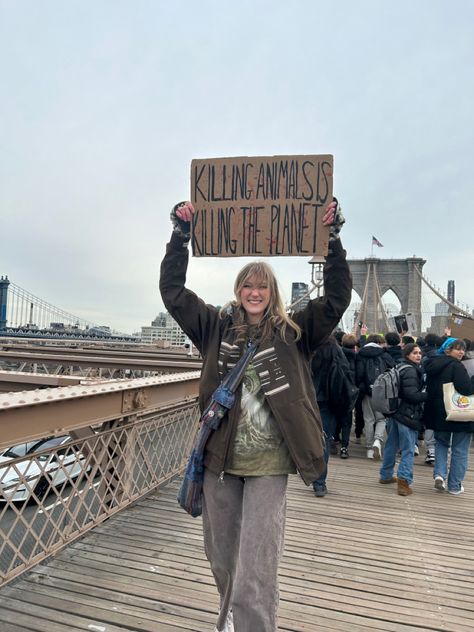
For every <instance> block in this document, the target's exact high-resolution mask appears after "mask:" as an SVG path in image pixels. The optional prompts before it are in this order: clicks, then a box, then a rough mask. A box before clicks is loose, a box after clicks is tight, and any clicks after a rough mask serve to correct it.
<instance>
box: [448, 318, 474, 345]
mask: <svg viewBox="0 0 474 632" xmlns="http://www.w3.org/2000/svg"><path fill="white" fill-rule="evenodd" d="M448 327H451V336H453V337H455V338H469V340H474V319H473V318H466V316H461V315H460V314H451V322H449V323H448Z"/></svg>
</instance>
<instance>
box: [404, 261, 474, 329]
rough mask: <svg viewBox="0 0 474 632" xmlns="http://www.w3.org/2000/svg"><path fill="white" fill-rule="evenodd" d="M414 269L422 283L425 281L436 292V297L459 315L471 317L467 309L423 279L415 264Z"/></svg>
mask: <svg viewBox="0 0 474 632" xmlns="http://www.w3.org/2000/svg"><path fill="white" fill-rule="evenodd" d="M415 270H416V272H417V274H418V276H419V277H420V278H421V280H422V281H423V283H425V284H426V285H427V286H428V287H429V288H430V290H431V291H432V292H434V293H435V294H436V296H437V297H438V298H440V299H441V300H442V301H443V302H444V303H446V304H447V305H449V307H451V309H454V310H455V311H456V313H457V314H460V315H461V316H466V317H467V318H471V314H469V312H468V311H466V310H464V309H462V307H460V306H459V305H456V304H455V303H452V302H451V301H450V300H449V299H448V298H446V296H443V294H441V292H439V291H438V290H437V289H436V288H435V287H434V285H432V284H431V283H430V282H429V281H428V280H427V279H425V277H424V276H423V273H422V272H421V270H420V269H419V268H418V266H415Z"/></svg>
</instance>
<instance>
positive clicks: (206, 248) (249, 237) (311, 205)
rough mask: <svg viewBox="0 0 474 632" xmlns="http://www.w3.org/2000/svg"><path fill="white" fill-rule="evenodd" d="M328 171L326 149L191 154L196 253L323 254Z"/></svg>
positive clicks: (329, 161)
mask: <svg viewBox="0 0 474 632" xmlns="http://www.w3.org/2000/svg"><path fill="white" fill-rule="evenodd" d="M332 174H333V157H332V156H330V155H325V156H270V157H257V158H254V157H242V158H215V159H214V158H212V159H203V160H193V161H192V162H191V201H192V203H193V205H194V208H195V209H196V213H195V215H194V217H193V222H192V248H193V254H194V256H196V257H242V256H252V255H256V256H277V255H293V256H295V255H296V256H297V255H300V256H308V255H313V254H320V255H324V254H326V253H327V247H328V236H329V229H328V228H327V227H325V226H323V224H322V222H321V217H322V215H323V214H324V210H325V208H326V207H327V205H328V204H329V203H330V202H331V201H332V196H333V192H332Z"/></svg>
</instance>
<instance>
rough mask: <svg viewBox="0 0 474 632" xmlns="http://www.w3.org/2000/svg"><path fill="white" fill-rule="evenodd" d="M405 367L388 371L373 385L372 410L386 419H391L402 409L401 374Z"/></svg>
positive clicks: (398, 366) (397, 366)
mask: <svg viewBox="0 0 474 632" xmlns="http://www.w3.org/2000/svg"><path fill="white" fill-rule="evenodd" d="M405 367H406V365H405V366H403V365H401V366H400V365H396V366H394V367H392V368H391V369H386V370H385V371H384V372H383V373H381V374H380V375H379V376H378V377H377V378H376V379H375V382H374V383H373V385H372V408H373V409H374V410H375V411H376V412H379V413H382V414H383V415H385V417H391V416H392V415H394V414H395V413H396V412H397V410H398V409H399V407H400V403H401V398H400V372H401V370H402V369H403V368H405Z"/></svg>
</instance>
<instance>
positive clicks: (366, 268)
mask: <svg viewBox="0 0 474 632" xmlns="http://www.w3.org/2000/svg"><path fill="white" fill-rule="evenodd" d="M425 263H426V260H425V259H421V258H420V257H415V256H413V257H410V258H409V259H377V258H376V257H367V258H366V259H351V260H349V261H348V264H349V267H350V269H351V272H352V279H353V288H354V290H355V291H356V292H357V294H358V295H359V296H360V297H361V300H362V305H361V311H363V314H361V316H363V318H362V320H363V321H364V322H365V324H366V325H367V327H368V328H369V332H379V331H386V329H387V327H386V325H385V322H384V319H383V316H382V309H381V305H380V304H381V300H382V297H383V295H384V294H385V292H387V291H388V290H392V291H393V292H394V294H395V295H396V296H397V298H398V300H399V301H400V304H401V306H402V313H403V314H405V313H408V312H411V313H412V314H413V316H414V317H415V321H416V325H417V331H416V332H415V333H416V334H420V333H421V326H422V325H421V285H422V280H421V276H420V275H419V274H418V272H417V271H416V269H418V270H419V272H420V273H421V272H422V269H423V266H424V264H425Z"/></svg>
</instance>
